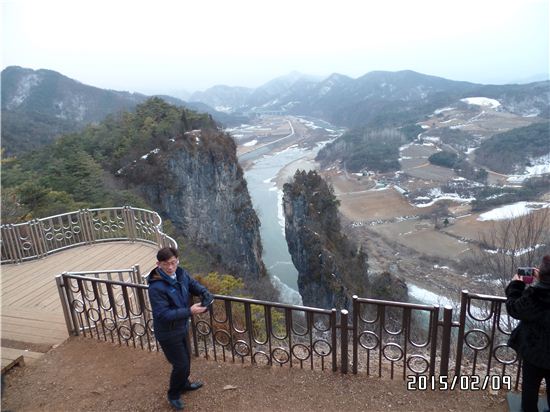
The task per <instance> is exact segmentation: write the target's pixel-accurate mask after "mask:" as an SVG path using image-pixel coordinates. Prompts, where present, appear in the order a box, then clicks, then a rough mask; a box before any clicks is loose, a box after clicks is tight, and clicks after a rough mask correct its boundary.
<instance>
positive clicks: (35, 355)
mask: <svg viewBox="0 0 550 412" xmlns="http://www.w3.org/2000/svg"><path fill="white" fill-rule="evenodd" d="M0 350H1V351H2V359H4V358H6V359H17V358H18V357H19V356H23V359H24V361H25V363H26V364H30V363H33V362H34V361H36V360H38V359H40V358H41V357H42V356H44V354H43V353H40V352H33V351H30V350H25V349H13V348H6V347H2V348H0Z"/></svg>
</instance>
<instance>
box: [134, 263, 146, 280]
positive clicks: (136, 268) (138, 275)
mask: <svg viewBox="0 0 550 412" xmlns="http://www.w3.org/2000/svg"><path fill="white" fill-rule="evenodd" d="M132 282H133V283H138V284H140V285H143V284H144V283H145V282H143V279H142V278H141V271H140V269H139V265H134V266H132Z"/></svg>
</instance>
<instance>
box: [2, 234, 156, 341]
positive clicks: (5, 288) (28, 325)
mask: <svg viewBox="0 0 550 412" xmlns="http://www.w3.org/2000/svg"><path fill="white" fill-rule="evenodd" d="M156 251H157V247H156V246H154V245H148V244H144V243H129V242H111V243H101V244H95V245H90V246H79V247H75V248H72V249H68V250H65V251H63V252H58V253H54V254H52V255H50V256H48V257H46V258H43V259H37V260H33V261H29V262H25V263H20V264H9V265H2V266H1V267H0V299H1V302H2V303H1V308H2V311H1V333H2V335H1V336H2V342H3V345H2V346H6V344H8V346H9V342H10V341H12V342H17V343H18V345H16V346H17V347H21V344H25V343H26V344H32V346H33V347H35V348H36V347H43V348H48V347H51V346H53V345H56V344H59V343H62V342H63V341H64V340H65V339H66V338H67V337H68V333H67V327H66V326H65V318H64V316H63V310H62V308H61V304H60V299H59V293H58V291H57V285H56V283H55V276H57V275H59V274H60V273H62V272H76V271H86V270H104V269H127V268H130V267H132V266H133V265H136V264H138V265H140V269H141V273H142V274H145V273H147V272H148V271H150V270H151V269H152V268H153V267H154V265H155V253H156ZM6 342H7V343H6Z"/></svg>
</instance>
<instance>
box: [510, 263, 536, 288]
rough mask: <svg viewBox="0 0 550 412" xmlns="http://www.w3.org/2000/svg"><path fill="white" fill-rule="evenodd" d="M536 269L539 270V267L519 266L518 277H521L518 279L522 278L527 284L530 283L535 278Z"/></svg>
mask: <svg viewBox="0 0 550 412" xmlns="http://www.w3.org/2000/svg"><path fill="white" fill-rule="evenodd" d="M536 270H537V268H533V267H520V268H518V270H517V277H519V279H517V280H521V281H522V282H523V283H525V284H526V285H530V284H531V283H533V282H534V280H535V271H536ZM514 278H515V276H514Z"/></svg>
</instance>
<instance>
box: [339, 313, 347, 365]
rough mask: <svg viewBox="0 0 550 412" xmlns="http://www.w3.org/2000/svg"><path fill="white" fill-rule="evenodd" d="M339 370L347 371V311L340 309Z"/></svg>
mask: <svg viewBox="0 0 550 412" xmlns="http://www.w3.org/2000/svg"><path fill="white" fill-rule="evenodd" d="M340 350H341V353H340V356H341V363H340V372H342V373H348V363H349V359H348V311H347V310H346V309H342V310H341V311H340Z"/></svg>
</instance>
